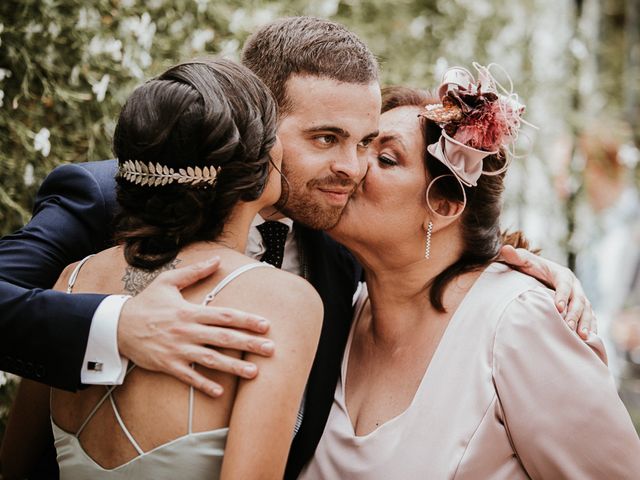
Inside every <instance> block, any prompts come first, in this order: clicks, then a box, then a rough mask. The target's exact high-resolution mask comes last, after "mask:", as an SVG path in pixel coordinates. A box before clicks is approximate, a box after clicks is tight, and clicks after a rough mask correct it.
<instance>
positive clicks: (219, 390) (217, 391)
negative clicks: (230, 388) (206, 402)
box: [211, 387, 222, 397]
mask: <svg viewBox="0 0 640 480" xmlns="http://www.w3.org/2000/svg"><path fill="white" fill-rule="evenodd" d="M211 394H212V395H213V396H214V397H219V396H220V395H222V388H220V387H213V388H212V389H211Z"/></svg>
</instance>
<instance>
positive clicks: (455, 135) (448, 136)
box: [421, 62, 526, 216]
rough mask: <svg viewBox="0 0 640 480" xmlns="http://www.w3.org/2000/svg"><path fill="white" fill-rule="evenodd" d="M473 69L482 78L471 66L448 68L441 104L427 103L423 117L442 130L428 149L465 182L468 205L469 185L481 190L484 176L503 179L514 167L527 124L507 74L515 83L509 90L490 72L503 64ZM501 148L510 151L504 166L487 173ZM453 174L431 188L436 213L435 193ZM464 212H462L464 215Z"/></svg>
mask: <svg viewBox="0 0 640 480" xmlns="http://www.w3.org/2000/svg"><path fill="white" fill-rule="evenodd" d="M473 66H474V68H475V69H476V71H477V72H478V79H477V80H476V79H475V78H474V77H473V75H472V74H471V73H470V72H469V71H468V70H467V69H465V68H462V67H453V68H450V69H449V70H447V71H446V72H445V73H444V75H443V77H442V82H441V84H440V87H439V88H438V96H439V97H440V101H441V103H440V104H437V105H427V106H426V111H425V112H424V113H422V114H421V116H423V117H425V118H428V119H430V120H432V121H434V122H436V123H438V124H439V125H440V126H441V127H442V134H441V135H440V139H439V140H438V141H437V142H436V143H433V144H431V145H428V146H427V150H428V151H429V153H430V154H431V155H433V156H434V157H435V158H437V159H438V160H440V161H441V162H442V163H443V164H444V165H446V166H447V168H448V169H449V170H451V174H452V175H453V176H454V177H455V178H456V180H457V181H458V182H459V183H460V188H461V189H462V195H463V201H464V205H466V202H467V198H466V193H465V189H464V187H475V186H476V185H477V184H478V179H479V178H480V175H483V174H484V175H498V174H500V173H502V172H504V171H505V170H506V169H507V168H508V166H509V163H510V161H511V158H512V156H513V148H512V147H513V143H514V142H515V140H516V139H517V137H518V131H519V129H520V124H521V123H526V122H524V120H522V118H521V115H522V114H523V113H524V110H525V107H524V105H522V104H521V103H520V102H519V101H518V95H517V94H516V93H514V92H513V84H512V82H511V79H510V78H509V75H506V72H504V73H505V75H506V76H507V78H508V79H509V87H510V88H509V90H507V89H505V88H504V87H503V86H502V85H500V84H499V83H498V82H497V81H496V80H495V78H494V77H493V75H491V72H490V69H491V68H492V67H496V66H497V65H495V64H491V65H489V66H488V67H484V66H482V65H479V64H478V63H475V62H474V63H473ZM501 147H503V148H504V150H505V152H506V158H505V164H504V166H503V167H502V168H500V169H499V170H496V171H490V172H488V171H485V170H483V160H484V159H485V158H486V157H487V156H489V155H495V154H497V153H498V152H499V151H500V148H501ZM447 176H449V175H441V176H440V177H437V178H434V179H433V180H432V181H431V183H430V184H429V187H428V188H427V204H428V205H429V208H430V209H431V211H432V212H433V213H435V214H436V215H440V214H439V213H437V212H436V211H435V210H434V209H433V207H432V206H431V204H430V202H429V192H430V190H431V187H432V186H433V184H434V183H435V182H436V181H437V180H439V179H441V178H443V177H447ZM463 210H464V208H463ZM461 213H462V210H461V211H460V213H458V215H460V214H461ZM456 216H457V215H456Z"/></svg>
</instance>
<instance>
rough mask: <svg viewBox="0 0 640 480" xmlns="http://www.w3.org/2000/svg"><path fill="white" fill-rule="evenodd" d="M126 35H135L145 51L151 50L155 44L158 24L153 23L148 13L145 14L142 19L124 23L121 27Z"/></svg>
mask: <svg viewBox="0 0 640 480" xmlns="http://www.w3.org/2000/svg"><path fill="white" fill-rule="evenodd" d="M120 28H121V29H122V31H123V32H124V33H125V34H126V33H129V32H130V33H133V35H134V36H135V37H136V38H137V39H138V43H139V44H140V46H141V47H142V48H144V49H145V50H149V49H150V48H151V45H152V43H153V36H154V35H155V33H156V24H155V23H153V22H152V21H151V16H150V15H149V13H148V12H144V13H143V14H142V15H141V16H140V18H137V17H131V18H127V19H125V20H124V21H123V22H122V25H121V27H120Z"/></svg>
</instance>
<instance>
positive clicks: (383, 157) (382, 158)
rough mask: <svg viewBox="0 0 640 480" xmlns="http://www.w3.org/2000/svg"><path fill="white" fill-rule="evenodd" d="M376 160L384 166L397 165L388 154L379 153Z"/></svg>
mask: <svg viewBox="0 0 640 480" xmlns="http://www.w3.org/2000/svg"><path fill="white" fill-rule="evenodd" d="M378 162H380V164H382V165H383V166H385V167H395V166H396V165H398V162H397V161H396V160H395V159H394V158H393V157H392V156H390V155H388V154H380V155H378Z"/></svg>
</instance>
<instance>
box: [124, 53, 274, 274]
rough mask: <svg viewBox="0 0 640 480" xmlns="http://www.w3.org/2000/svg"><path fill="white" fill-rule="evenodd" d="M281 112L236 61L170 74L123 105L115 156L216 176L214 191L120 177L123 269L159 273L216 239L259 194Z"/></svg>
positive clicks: (198, 64) (197, 64) (194, 65)
mask: <svg viewBox="0 0 640 480" xmlns="http://www.w3.org/2000/svg"><path fill="white" fill-rule="evenodd" d="M276 122H277V118H276V105H275V102H274V100H273V98H272V96H271V94H270V92H269V91H268V90H267V88H266V87H265V86H264V84H263V83H262V81H260V79H259V78H258V77H257V76H256V75H255V74H253V73H252V72H251V71H250V70H249V69H248V68H246V67H243V66H242V65H239V64H237V63H235V62H232V61H230V60H222V59H203V60H197V61H191V62H187V63H182V64H180V65H176V66H174V67H171V68H169V69H168V70H167V71H166V72H164V73H163V74H162V75H160V76H159V77H157V78H155V79H153V80H150V81H148V82H147V83H145V84H143V85H142V86H140V87H138V88H137V89H136V90H135V91H134V92H133V93H132V94H131V96H130V97H129V99H128V100H127V102H126V104H125V105H124V107H123V109H122V112H121V113H120V117H119V120H118V124H117V127H116V131H115V135H114V141H113V150H114V153H115V155H116V157H117V158H118V162H119V163H120V164H122V163H124V162H126V161H127V160H138V161H140V162H143V163H145V164H147V163H149V162H153V163H154V164H157V163H159V164H161V165H163V166H167V167H169V168H173V169H174V170H175V171H178V169H180V168H183V169H186V168H187V167H196V166H198V167H205V166H213V167H214V168H218V167H220V171H219V174H218V177H217V182H216V184H215V186H213V187H205V188H203V187H190V186H186V185H183V184H178V183H173V184H168V185H164V186H153V187H150V186H146V185H136V184H134V183H131V182H129V181H127V180H125V179H124V178H123V177H121V176H119V177H118V178H117V185H118V187H117V200H118V203H119V206H120V213H119V215H118V216H117V218H116V229H115V231H116V233H115V239H116V242H117V243H121V244H124V254H125V258H126V260H127V262H128V263H129V264H130V265H132V266H134V267H138V268H143V269H148V270H150V269H154V268H158V267H160V266H162V265H164V264H166V263H168V262H170V261H171V260H173V259H174V258H175V257H176V256H177V254H178V252H179V251H180V250H181V249H182V248H183V247H184V246H186V245H188V244H189V243H192V242H195V241H199V240H215V239H216V238H217V237H218V236H219V235H220V233H221V232H222V230H223V228H224V224H225V222H226V221H227V219H228V218H229V215H230V214H231V212H232V210H233V208H234V207H235V206H236V204H237V203H238V202H240V201H252V200H256V199H257V198H259V197H260V195H261V194H262V191H263V190H264V187H265V185H266V183H267V180H268V176H269V171H270V157H269V151H270V150H271V148H272V147H273V145H274V143H275V139H276Z"/></svg>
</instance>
